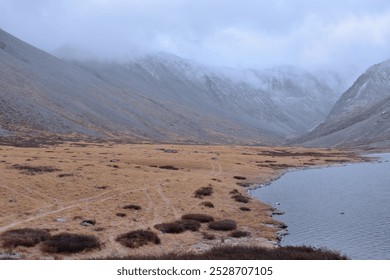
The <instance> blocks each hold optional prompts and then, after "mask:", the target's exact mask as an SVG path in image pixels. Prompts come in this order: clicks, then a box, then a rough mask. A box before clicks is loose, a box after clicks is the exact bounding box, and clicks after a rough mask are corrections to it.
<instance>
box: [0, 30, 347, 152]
mask: <svg viewBox="0 0 390 280" xmlns="http://www.w3.org/2000/svg"><path fill="white" fill-rule="evenodd" d="M342 86H343V83H342V80H341V79H340V78H339V77H338V76H337V75H336V74H333V73H321V74H317V75H314V74H312V73H309V72H306V71H304V70H301V69H297V68H293V67H277V68H273V69H268V70H262V71H258V70H234V69H228V68H211V67H205V66H202V65H199V64H196V63H194V62H191V61H188V60H185V59H182V58H179V57H177V56H174V55H170V54H165V53H163V54H156V55H149V56H145V57H142V58H137V59H129V61H127V62H101V61H100V62H98V61H70V60H64V59H59V58H56V57H54V56H52V55H50V54H48V53H45V52H43V51H41V50H39V49H36V48H35V47H33V46H31V45H29V44H27V43H24V42H22V41H20V40H19V39H17V38H15V37H13V36H12V35H10V34H8V33H6V32H4V31H3V30H1V29H0V136H3V137H5V136H10V135H29V136H39V135H45V134H47V133H51V134H60V135H66V136H73V137H93V138H99V139H122V140H128V141H137V142H139V141H157V142H176V143H237V144H278V143H281V141H282V140H283V139H284V138H285V137H287V136H291V135H297V134H301V133H303V132H306V131H308V130H309V129H311V128H313V127H314V126H316V125H317V124H318V123H320V122H321V121H323V120H324V118H325V117H326V115H327V114H328V113H329V111H330V109H331V107H332V105H333V104H334V102H335V101H336V100H337V98H338V96H339V93H340V92H341V90H340V89H341V88H342Z"/></svg>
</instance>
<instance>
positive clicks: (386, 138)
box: [295, 60, 390, 148]
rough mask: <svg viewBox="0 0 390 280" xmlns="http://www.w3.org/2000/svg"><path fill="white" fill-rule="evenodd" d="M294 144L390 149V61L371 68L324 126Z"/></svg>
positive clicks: (345, 94)
mask: <svg viewBox="0 0 390 280" xmlns="http://www.w3.org/2000/svg"><path fill="white" fill-rule="evenodd" d="M295 142H296V143H300V144H304V145H307V146H347V147H357V146H364V147H373V148H388V147H390V60H388V61H385V62H383V63H380V64H377V65H374V66H372V67H370V68H369V69H368V70H367V71H366V72H365V73H364V74H362V75H361V76H360V77H359V78H358V79H357V81H356V82H355V83H354V84H353V85H352V86H351V87H350V88H349V89H348V90H347V91H346V92H345V93H344V94H343V95H342V96H341V98H340V99H339V100H338V101H337V103H336V104H335V106H334V108H333V109H332V111H331V112H330V114H329V116H328V118H327V119H326V120H325V122H324V123H322V124H320V125H319V126H318V127H316V128H315V129H314V130H312V131H311V132H310V133H308V134H307V135H305V136H303V137H301V138H299V139H298V140H296V141H295Z"/></svg>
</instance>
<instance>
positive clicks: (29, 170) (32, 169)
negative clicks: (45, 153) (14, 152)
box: [12, 164, 61, 175]
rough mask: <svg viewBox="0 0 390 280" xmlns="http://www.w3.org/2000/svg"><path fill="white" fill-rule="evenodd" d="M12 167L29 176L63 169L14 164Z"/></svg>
mask: <svg viewBox="0 0 390 280" xmlns="http://www.w3.org/2000/svg"><path fill="white" fill-rule="evenodd" d="M12 167H13V168H15V169H17V170H20V171H21V172H22V173H24V174H27V175H35V174H42V173H50V172H56V171H61V169H58V168H55V167H51V166H30V165H23V164H14V165H12Z"/></svg>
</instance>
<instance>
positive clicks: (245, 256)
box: [106, 246, 348, 260]
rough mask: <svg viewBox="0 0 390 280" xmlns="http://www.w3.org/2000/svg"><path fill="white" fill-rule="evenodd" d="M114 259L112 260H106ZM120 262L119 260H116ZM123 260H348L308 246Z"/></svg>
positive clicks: (245, 248) (230, 248) (226, 249)
mask: <svg viewBox="0 0 390 280" xmlns="http://www.w3.org/2000/svg"><path fill="white" fill-rule="evenodd" d="M106 259H112V258H106ZM115 259H116V260H118V258H115ZM121 259H123V260H346V259H348V258H347V257H346V256H345V255H341V254H340V253H338V252H334V251H330V250H327V249H316V248H313V247H306V246H299V247H293V246H287V247H278V248H274V249H270V248H263V247H255V246H252V247H249V246H219V247H214V248H212V249H210V250H209V251H206V252H204V253H202V254H196V253H184V254H176V253H168V254H164V255H160V256H155V255H144V256H142V255H135V256H134V255H131V256H127V257H124V258H121Z"/></svg>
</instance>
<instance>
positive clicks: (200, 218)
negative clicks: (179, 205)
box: [181, 214, 214, 223]
mask: <svg viewBox="0 0 390 280" xmlns="http://www.w3.org/2000/svg"><path fill="white" fill-rule="evenodd" d="M181 218H182V219H183V220H195V221H198V222H200V223H209V222H212V221H214V218H213V217H211V216H210V215H205V214H186V215H183V216H182V217H181Z"/></svg>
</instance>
